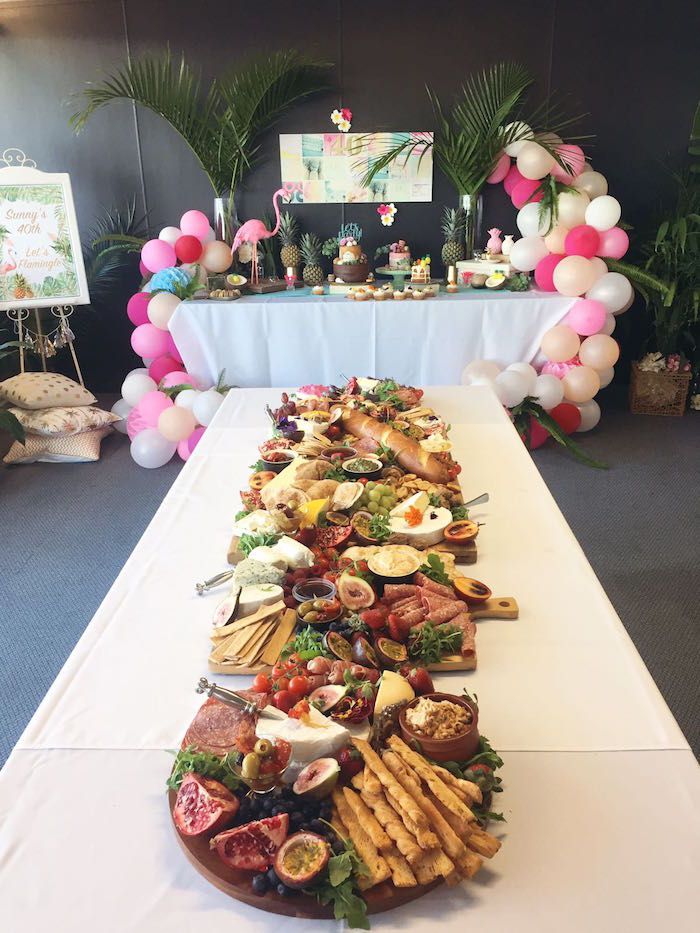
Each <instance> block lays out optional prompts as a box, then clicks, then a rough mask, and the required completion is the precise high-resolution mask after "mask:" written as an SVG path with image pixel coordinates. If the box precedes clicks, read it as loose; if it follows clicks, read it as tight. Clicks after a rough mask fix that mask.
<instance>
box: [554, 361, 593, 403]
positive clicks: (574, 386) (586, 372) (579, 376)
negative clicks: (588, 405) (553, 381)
mask: <svg viewBox="0 0 700 933" xmlns="http://www.w3.org/2000/svg"><path fill="white" fill-rule="evenodd" d="M561 382H562V386H563V387H564V398H565V399H566V400H567V401H568V402H576V403H581V402H588V401H590V399H592V398H593V396H594V395H595V394H596V392H597V391H598V390H599V389H600V377H599V376H598V373H597V372H596V371H595V369H591V367H590V366H572V367H571V369H570V370H569V371H568V373H567V374H566V375H565V376H564V378H563V379H562V381H561Z"/></svg>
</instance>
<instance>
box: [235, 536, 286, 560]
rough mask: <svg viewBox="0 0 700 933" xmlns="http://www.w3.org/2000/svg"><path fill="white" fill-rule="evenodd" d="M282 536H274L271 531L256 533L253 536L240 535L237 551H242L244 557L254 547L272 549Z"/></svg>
mask: <svg viewBox="0 0 700 933" xmlns="http://www.w3.org/2000/svg"><path fill="white" fill-rule="evenodd" d="M281 537H282V535H279V534H276V533H275V532H271V531H261V532H256V533H255V534H244V535H241V538H240V541H239V542H238V549H239V550H240V551H243V553H244V554H245V556H246V557H248V555H249V554H250V552H251V551H252V550H253V549H254V548H256V547H272V545H273V544H277V542H278V541H279V539H280V538H281Z"/></svg>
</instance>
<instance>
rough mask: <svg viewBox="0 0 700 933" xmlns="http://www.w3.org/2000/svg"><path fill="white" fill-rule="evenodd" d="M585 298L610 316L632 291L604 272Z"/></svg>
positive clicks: (620, 277)
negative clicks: (591, 299) (602, 307)
mask: <svg viewBox="0 0 700 933" xmlns="http://www.w3.org/2000/svg"><path fill="white" fill-rule="evenodd" d="M586 298H593V299H594V300H595V301H600V302H602V303H603V304H604V305H605V307H606V309H607V310H608V311H609V312H610V314H622V313H623V311H624V310H625V309H626V308H627V307H629V305H628V302H629V301H630V300H631V299H633V298H634V290H633V288H632V285H631V283H630V280H629V279H628V278H627V277H626V276H624V275H622V273H621V272H606V273H605V275H601V277H600V278H599V279H598V281H597V282H594V283H593V285H591V287H590V288H589V289H588V291H587V292H586ZM122 394H123V393H122Z"/></svg>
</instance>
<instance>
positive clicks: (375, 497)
mask: <svg viewBox="0 0 700 933" xmlns="http://www.w3.org/2000/svg"><path fill="white" fill-rule="evenodd" d="M367 495H368V496H369V501H370V502H379V500H380V499H381V497H382V495H381V493H380V492H379V490H378V489H373V490H372V491H371V492H369V493H367Z"/></svg>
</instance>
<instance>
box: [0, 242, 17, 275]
mask: <svg viewBox="0 0 700 933" xmlns="http://www.w3.org/2000/svg"><path fill="white" fill-rule="evenodd" d="M16 268H17V253H16V252H15V249H14V244H13V242H12V240H8V241H7V242H6V243H4V244H3V250H2V262H0V275H7V273H8V272H14V271H15V269H16Z"/></svg>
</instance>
